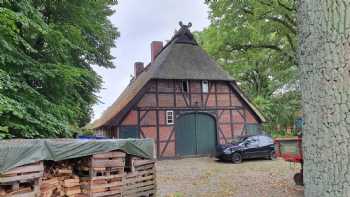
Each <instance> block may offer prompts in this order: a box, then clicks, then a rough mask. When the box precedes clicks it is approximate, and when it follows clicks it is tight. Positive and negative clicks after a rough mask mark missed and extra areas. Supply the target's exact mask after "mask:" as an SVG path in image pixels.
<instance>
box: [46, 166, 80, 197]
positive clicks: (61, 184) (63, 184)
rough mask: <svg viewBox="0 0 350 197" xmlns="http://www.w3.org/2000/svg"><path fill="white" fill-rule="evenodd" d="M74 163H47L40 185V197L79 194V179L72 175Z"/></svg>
mask: <svg viewBox="0 0 350 197" xmlns="http://www.w3.org/2000/svg"><path fill="white" fill-rule="evenodd" d="M74 164H75V162H73V161H70V160H65V161H61V162H47V164H46V165H45V173H44V176H43V177H42V183H41V185H40V196H41V197H56V196H57V197H58V196H69V197H71V196H72V197H73V196H74V197H75V196H77V195H79V194H81V189H80V178H79V176H77V175H75V174H73V165H74Z"/></svg>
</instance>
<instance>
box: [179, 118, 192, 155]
mask: <svg viewBox="0 0 350 197" xmlns="http://www.w3.org/2000/svg"><path fill="white" fill-rule="evenodd" d="M195 121H196V120H195V116H194V114H190V115H185V116H182V117H180V118H179V119H178V120H177V121H176V126H175V129H176V131H175V137H176V154H177V155H195V154H196V134H195V130H196V125H195Z"/></svg>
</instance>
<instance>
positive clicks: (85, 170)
mask: <svg viewBox="0 0 350 197" xmlns="http://www.w3.org/2000/svg"><path fill="white" fill-rule="evenodd" d="M14 141H16V142H17V144H18V146H17V148H16V147H15V144H14ZM19 141H21V142H22V143H18V142H19ZM2 142H4V143H1V145H0V147H1V148H0V154H1V155H2V156H4V157H1V166H0V167H1V173H0V197H5V196H17V197H19V196H23V195H24V196H41V197H56V196H57V197H58V196H86V197H95V196H96V197H97V196H154V195H155V193H156V183H155V162H154V160H153V159H152V158H153V146H154V143H153V141H152V140H149V139H146V140H134V139H128V140H96V141H86V140H10V141H2ZM6 158H8V160H6ZM9 163H12V164H13V163H14V164H13V165H10V164H9Z"/></svg>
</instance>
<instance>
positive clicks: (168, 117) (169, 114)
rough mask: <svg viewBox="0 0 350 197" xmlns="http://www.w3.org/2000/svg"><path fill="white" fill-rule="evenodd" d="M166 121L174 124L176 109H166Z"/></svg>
mask: <svg viewBox="0 0 350 197" xmlns="http://www.w3.org/2000/svg"><path fill="white" fill-rule="evenodd" d="M166 123H167V124H174V111H166Z"/></svg>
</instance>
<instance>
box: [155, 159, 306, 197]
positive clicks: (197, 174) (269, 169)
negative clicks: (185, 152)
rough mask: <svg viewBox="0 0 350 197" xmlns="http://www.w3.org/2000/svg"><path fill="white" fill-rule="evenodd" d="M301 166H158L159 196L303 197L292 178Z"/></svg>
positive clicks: (192, 162) (201, 162)
mask: <svg viewBox="0 0 350 197" xmlns="http://www.w3.org/2000/svg"><path fill="white" fill-rule="evenodd" d="M299 169H300V165H298V164H295V165H294V164H291V163H288V162H285V161H283V160H276V161H270V160H252V161H244V162H243V163H241V164H231V163H223V162H218V161H216V160H215V159H214V158H208V157H202V158H187V159H178V160H163V161H158V162H157V184H158V185H157V187H158V196H168V197H182V196H208V197H209V196H210V197H212V196H213V197H214V196H220V197H221V196H222V197H224V196H234V197H255V196H256V197H303V190H302V187H298V186H295V184H294V181H293V175H294V173H295V172H298V171H299Z"/></svg>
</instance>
